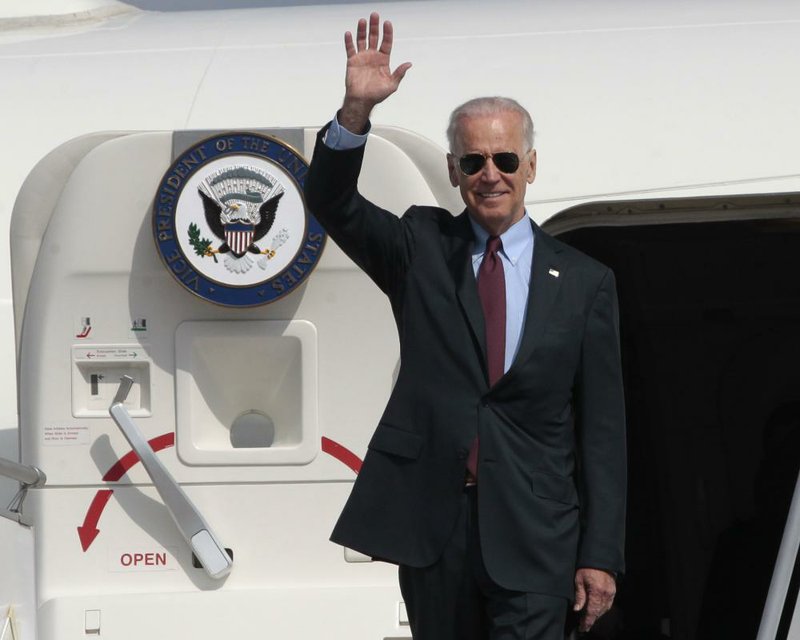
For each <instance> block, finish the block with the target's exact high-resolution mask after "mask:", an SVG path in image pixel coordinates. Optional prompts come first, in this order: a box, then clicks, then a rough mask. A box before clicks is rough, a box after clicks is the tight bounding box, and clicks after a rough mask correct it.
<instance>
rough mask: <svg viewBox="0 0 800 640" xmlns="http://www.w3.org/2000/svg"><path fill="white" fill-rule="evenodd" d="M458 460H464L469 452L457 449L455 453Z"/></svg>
mask: <svg viewBox="0 0 800 640" xmlns="http://www.w3.org/2000/svg"><path fill="white" fill-rule="evenodd" d="M456 453H457V454H458V459H459V460H466V459H467V455H469V450H467V449H459V450H458V451H457V452H456Z"/></svg>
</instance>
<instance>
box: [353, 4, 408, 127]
mask: <svg viewBox="0 0 800 640" xmlns="http://www.w3.org/2000/svg"><path fill="white" fill-rule="evenodd" d="M367 27H369V30H367ZM379 40H380V16H379V15H378V14H377V13H375V12H373V13H371V14H370V16H369V24H367V21H366V20H365V19H363V18H362V19H361V20H359V21H358V29H357V31H356V39H355V42H353V34H352V33H351V32H349V31H348V32H347V33H345V34H344V47H345V51H346V52H347V72H346V75H345V96H344V104H343V105H342V109H341V111H340V112H339V124H341V125H342V126H344V127H345V128H346V129H348V130H349V131H352V132H353V133H362V132H363V131H364V129H365V128H366V125H367V120H369V114H370V112H371V111H372V108H373V107H374V106H375V105H376V104H378V103H379V102H383V101H384V100H385V99H386V98H388V97H389V96H390V95H392V94H393V93H394V92H395V91H397V87H398V86H399V85H400V81H401V80H402V79H403V76H405V75H406V71H408V69H409V68H410V67H411V63H410V62H404V63H403V64H401V65H400V66H398V67H397V68H396V69H395V70H394V71H392V70H391V69H390V68H389V58H390V56H391V53H392V42H393V40H394V30H393V28H392V23H391V22H389V21H388V20H387V21H385V22H384V23H383V39H382V40H381V41H380V46H379V45H378V41H379Z"/></svg>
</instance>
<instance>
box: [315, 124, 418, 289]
mask: <svg viewBox="0 0 800 640" xmlns="http://www.w3.org/2000/svg"><path fill="white" fill-rule="evenodd" d="M326 130H327V127H325V128H323V129H322V130H321V131H320V132H319V133H318V134H317V142H316V146H315V148H314V157H313V159H312V161H311V166H310V167H309V171H308V175H307V177H306V180H305V185H304V190H305V197H306V204H307V205H308V208H309V210H310V211H311V213H313V214H314V216H315V217H316V218H317V220H319V222H320V223H321V224H322V226H323V227H325V230H326V231H327V232H328V233H329V234H330V236H331V238H333V240H334V241H335V242H336V244H338V245H339V246H340V247H341V248H342V250H343V251H344V252H345V253H346V254H347V255H348V256H349V257H350V259H351V260H353V261H354V262H355V263H356V264H357V265H358V266H359V267H360V268H361V269H362V270H363V271H364V272H366V274H367V275H368V276H369V277H370V278H372V280H373V281H374V282H375V283H376V284H377V285H378V286H379V287H380V288H381V290H382V291H384V293H387V294H389V293H391V292H392V291H394V290H396V289H397V287H398V286H399V285H400V283H401V282H402V280H403V278H404V275H405V273H406V271H407V268H408V264H409V262H410V260H411V253H412V249H413V246H414V242H413V232H412V230H411V229H410V225H409V224H406V222H405V221H404V219H401V218H398V217H397V216H395V215H394V214H392V213H390V212H388V211H386V210H384V209H381V208H380V207H377V206H375V205H374V204H372V203H371V202H369V201H368V200H367V199H366V198H364V197H363V196H362V195H361V194H360V193H359V192H358V188H357V185H358V176H359V173H360V171H361V163H362V161H363V157H364V149H365V147H364V146H361V147H357V148H355V149H348V150H334V149H331V148H329V147H328V146H326V145H325V144H324V142H322V139H323V136H324V135H325V131H326ZM410 217H413V216H409V218H410Z"/></svg>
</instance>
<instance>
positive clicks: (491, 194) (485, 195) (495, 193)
mask: <svg viewBox="0 0 800 640" xmlns="http://www.w3.org/2000/svg"><path fill="white" fill-rule="evenodd" d="M505 193H506V192H505V191H487V192H486V193H478V196H479V197H481V198H488V199H491V198H499V197H500V196H504V195H505Z"/></svg>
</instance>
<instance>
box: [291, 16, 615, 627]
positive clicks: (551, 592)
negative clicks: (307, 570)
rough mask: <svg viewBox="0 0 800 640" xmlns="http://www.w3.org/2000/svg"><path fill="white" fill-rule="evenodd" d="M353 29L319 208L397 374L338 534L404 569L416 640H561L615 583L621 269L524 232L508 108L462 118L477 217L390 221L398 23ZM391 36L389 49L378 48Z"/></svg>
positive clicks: (414, 214)
mask: <svg viewBox="0 0 800 640" xmlns="http://www.w3.org/2000/svg"><path fill="white" fill-rule="evenodd" d="M383 28H384V31H383V38H382V39H380V22H379V17H378V15H377V14H372V15H371V16H370V19H369V22H367V21H366V20H361V21H360V22H359V25H358V29H357V32H356V38H355V41H354V40H353V36H352V35H351V34H350V33H349V32H348V33H347V34H346V36H345V48H346V51H347V58H348V61H347V74H346V93H345V99H344V104H343V106H342V108H341V109H340V111H339V112H338V113H337V117H336V118H335V119H334V121H333V122H332V123H331V124H330V125H328V126H327V127H326V128H324V129H323V130H322V131H321V132H320V135H319V137H318V141H317V146H316V149H315V151H314V159H313V161H312V163H311V167H310V171H309V174H308V177H307V180H306V198H307V203H308V206H309V208H310V210H311V211H312V212H313V213H314V214H315V215H316V216H317V218H318V219H319V220H320V222H322V224H323V225H324V226H325V227H326V228H327V230H328V232H329V233H330V235H331V237H332V238H333V239H334V240H335V241H336V242H337V244H339V246H341V247H342V249H343V250H344V251H345V252H346V253H347V254H348V255H349V256H350V257H351V258H352V259H353V260H354V261H355V262H356V264H358V266H359V267H360V268H362V269H363V270H364V271H365V272H366V273H367V274H368V275H369V276H370V278H372V280H373V281H374V282H375V283H376V284H377V285H378V286H379V287H380V288H381V289H382V290H383V291H384V293H386V295H387V296H388V297H389V301H390V303H391V306H392V311H393V313H394V317H395V321H396V323H397V328H398V332H399V336H400V359H401V366H400V371H399V374H398V377H397V382H396V384H395V387H394V389H393V391H392V394H391V397H390V399H389V402H388V405H387V407H386V409H385V412H384V414H383V416H382V418H381V421H380V424H379V425H378V427H377V429H376V430H375V434H374V435H373V437H372V439H371V441H370V443H369V450H368V452H367V455H366V458H365V460H364V464H363V467H362V469H361V472H360V474H359V476H358V479H357V481H356V483H355V486H354V488H353V491H352V494H351V496H350V498H349V500H348V502H347V504H346V506H345V508H344V511H343V512H342V515H341V517H340V519H339V522H338V523H337V525H336V528H335V530H334V532H333V535H332V540H334V541H335V542H338V543H340V544H343V545H346V546H348V547H351V548H353V549H356V550H359V551H361V552H363V553H366V554H368V555H371V556H373V557H375V558H380V559H383V560H387V561H390V562H394V563H397V564H399V565H400V586H401V590H402V592H403V596H404V598H405V601H406V605H407V607H408V612H409V617H410V622H411V627H412V632H413V634H414V637H415V638H417V639H418V640H447V639H452V640H470V639H475V640H479V639H485V638H491V639H492V640H499V639H500V638H503V639H506V638H507V639H518V638H519V639H522V638H528V639H530V638H536V639H537V640H558V639H559V638H563V632H564V631H563V630H564V620H565V616H566V613H567V609H568V604H569V602H571V601H572V602H574V608H575V609H576V610H579V611H581V620H580V626H581V628H582V629H584V630H585V629H588V628H589V627H590V626H591V625H592V623H593V622H594V621H595V620H596V619H597V617H599V616H600V615H602V614H603V613H604V612H605V611H606V610H607V609H608V608H609V607H610V606H611V602H612V600H613V597H614V592H615V576H616V575H617V574H618V573H619V572H621V571H622V570H623V546H624V545H623V530H624V520H625V513H624V512H625V427H624V402H623V395H622V376H621V366H620V354H619V338H618V320H617V306H616V292H615V285H614V277H613V274H612V273H611V272H610V271H609V270H608V269H607V268H606V267H604V266H602V265H600V264H598V263H597V262H595V261H594V260H592V259H590V258H588V257H587V256H584V255H582V254H580V253H579V252H577V251H576V250H574V249H572V248H570V247H568V246H566V245H564V244H562V243H560V242H559V241H557V240H555V239H553V238H551V237H549V236H548V235H546V234H545V233H544V232H542V230H541V229H539V228H538V227H537V226H536V225H535V224H533V222H532V221H531V220H530V219H529V218H528V216H527V215H526V212H525V206H524V198H525V190H526V188H527V185H528V184H530V183H532V182H533V180H534V177H535V174H536V151H535V150H534V149H533V125H532V123H531V121H530V116H529V115H528V114H527V112H526V111H525V110H524V109H523V108H522V107H521V106H519V105H518V104H517V103H516V102H514V101H512V100H508V99H502V98H487V99H478V100H474V101H470V102H468V103H466V104H465V105H462V106H461V107H459V108H458V109H456V111H454V113H453V116H452V117H451V123H450V128H449V130H448V137H449V138H450V145H451V153H450V154H448V171H449V176H450V181H451V183H452V184H453V186H454V187H458V188H459V189H460V191H461V195H462V198H463V200H464V202H465V204H466V211H465V212H464V213H462V214H461V215H460V216H457V217H453V216H451V214H450V213H448V212H447V211H444V210H442V209H438V208H435V207H422V206H420V207H412V208H411V209H409V210H408V211H406V212H405V214H404V215H403V216H402V217H401V218H398V217H396V216H395V215H393V214H391V213H389V212H387V211H384V210H382V209H380V208H378V207H377V206H375V205H373V204H372V203H370V202H368V201H367V200H366V199H364V198H363V197H362V196H361V195H360V194H359V193H358V190H357V180H358V174H359V170H360V167H361V160H362V156H363V152H364V146H363V140H364V139H365V135H366V133H367V131H368V129H369V115H370V112H371V110H372V108H373V107H374V106H375V105H376V104H377V103H379V102H381V101H382V100H384V99H385V98H387V97H388V96H389V95H391V94H392V93H394V91H395V90H396V89H397V87H398V85H399V83H400V81H401V80H402V78H403V76H404V75H405V73H406V71H407V70H408V68H409V67H410V64H408V63H406V64H403V65H400V66H399V67H398V68H397V69H396V70H395V71H394V72H392V71H391V69H390V66H389V56H390V53H391V48H392V37H393V32H392V26H391V23H389V22H386V23H384V26H383ZM379 40H380V42H379Z"/></svg>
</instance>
